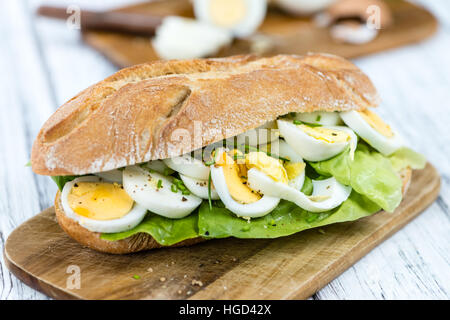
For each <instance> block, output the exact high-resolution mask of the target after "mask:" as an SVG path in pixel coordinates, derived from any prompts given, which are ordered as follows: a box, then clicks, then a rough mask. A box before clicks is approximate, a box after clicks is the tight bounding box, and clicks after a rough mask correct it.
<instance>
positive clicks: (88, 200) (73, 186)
mask: <svg viewBox="0 0 450 320" xmlns="http://www.w3.org/2000/svg"><path fill="white" fill-rule="evenodd" d="M61 204H62V207H63V209H64V213H65V214H66V215H67V216H68V217H69V218H71V219H73V220H75V221H77V222H78V223H79V224H80V225H81V226H82V227H84V228H86V229H88V230H89V231H92V232H105V233H114V232H122V231H126V230H130V229H132V228H134V227H135V226H137V225H138V224H139V223H140V222H141V221H142V219H144V217H145V215H146V213H147V209H146V208H144V207H143V206H141V205H139V204H137V203H135V202H134V201H133V199H132V198H131V197H130V196H129V195H128V194H127V192H126V191H125V190H124V189H123V188H122V186H121V185H120V184H118V183H117V182H115V183H109V182H104V181H103V180H102V179H101V178H99V177H96V176H85V177H80V178H76V179H75V180H72V181H70V182H68V183H66V184H65V185H64V188H63V190H62V193H61Z"/></svg>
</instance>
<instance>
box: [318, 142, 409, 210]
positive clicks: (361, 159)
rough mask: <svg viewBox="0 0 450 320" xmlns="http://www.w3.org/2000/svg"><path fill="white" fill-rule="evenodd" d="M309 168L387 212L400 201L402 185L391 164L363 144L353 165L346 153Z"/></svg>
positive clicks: (347, 151) (356, 154) (387, 159)
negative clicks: (350, 188) (333, 178)
mask: <svg viewBox="0 0 450 320" xmlns="http://www.w3.org/2000/svg"><path fill="white" fill-rule="evenodd" d="M309 164H310V165H311V166H312V167H313V168H314V169H315V170H316V171H317V172H318V173H319V174H321V175H325V176H333V177H335V178H336V180H338V181H339V182H340V183H342V184H345V185H350V186H351V187H352V188H353V189H354V190H355V191H356V192H358V193H359V194H362V195H364V196H366V197H367V198H369V199H370V200H372V201H373V202H375V203H376V204H378V205H379V206H380V207H381V208H383V209H384V210H386V211H388V212H393V211H394V209H395V208H397V206H398V205H399V204H400V202H401V200H402V181H401V179H400V177H399V176H398V174H397V171H396V170H395V169H394V167H393V165H392V163H391V161H390V160H389V158H386V157H384V156H383V155H381V154H380V153H379V152H376V151H374V150H373V149H371V148H370V147H369V146H367V145H366V144H363V143H359V144H358V147H357V149H356V152H355V158H354V160H353V161H351V160H350V157H349V150H346V151H344V152H342V153H341V154H339V155H337V156H335V157H333V158H331V159H329V160H325V161H320V162H315V163H314V162H310V163H309Z"/></svg>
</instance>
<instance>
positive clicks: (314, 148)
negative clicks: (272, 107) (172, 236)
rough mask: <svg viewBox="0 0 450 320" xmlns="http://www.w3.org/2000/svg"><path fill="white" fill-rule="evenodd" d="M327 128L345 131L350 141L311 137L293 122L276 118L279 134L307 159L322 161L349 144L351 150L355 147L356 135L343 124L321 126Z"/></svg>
mask: <svg viewBox="0 0 450 320" xmlns="http://www.w3.org/2000/svg"><path fill="white" fill-rule="evenodd" d="M323 127H324V128H327V129H333V130H340V131H345V132H346V133H348V134H349V135H350V141H346V142H336V143H326V142H325V141H321V140H318V139H315V138H313V137H311V136H310V135H309V134H307V133H305V132H304V131H303V130H301V128H299V127H297V126H296V125H295V124H294V123H292V122H290V121H286V120H278V128H279V129H280V134H281V136H282V137H283V138H284V139H285V140H286V142H287V144H289V146H290V147H291V148H292V149H293V150H294V151H295V152H297V153H298V154H299V155H301V156H302V157H303V159H305V160H308V161H323V160H327V159H330V158H332V157H334V156H335V155H337V154H339V153H341V152H342V151H344V149H345V148H347V146H349V145H350V147H351V150H352V151H354V150H355V149H356V144H357V137H356V135H355V134H354V132H353V131H352V130H350V129H349V128H346V127H343V126H323Z"/></svg>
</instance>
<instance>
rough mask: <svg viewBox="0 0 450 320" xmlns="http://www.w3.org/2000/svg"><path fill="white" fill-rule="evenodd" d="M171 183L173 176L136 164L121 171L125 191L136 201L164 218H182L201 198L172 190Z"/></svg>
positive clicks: (198, 203)
mask: <svg viewBox="0 0 450 320" xmlns="http://www.w3.org/2000/svg"><path fill="white" fill-rule="evenodd" d="M173 184H174V183H173V177H171V176H164V175H162V174H160V173H157V172H152V173H150V172H148V171H146V170H144V169H143V168H140V167H138V166H130V167H127V168H125V170H124V171H123V186H124V188H125V191H126V192H127V193H128V194H129V195H130V197H131V198H133V200H134V201H136V203H138V204H139V205H141V206H142V207H144V208H146V209H147V210H149V211H151V212H153V213H156V214H158V215H160V216H163V217H166V218H171V219H180V218H184V217H186V216H187V215H189V214H190V213H191V212H192V211H194V210H195V209H196V208H197V207H198V206H199V205H200V204H201V202H202V199H200V198H199V197H197V196H195V195H193V194H183V193H182V192H181V191H179V190H177V189H175V191H174V189H173V187H172V185H173Z"/></svg>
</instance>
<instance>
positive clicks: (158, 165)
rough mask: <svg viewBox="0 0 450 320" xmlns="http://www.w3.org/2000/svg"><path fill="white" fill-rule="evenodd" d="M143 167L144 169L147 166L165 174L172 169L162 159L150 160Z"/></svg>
mask: <svg viewBox="0 0 450 320" xmlns="http://www.w3.org/2000/svg"><path fill="white" fill-rule="evenodd" d="M142 167H143V168H144V169H145V168H147V169H150V170H153V171H156V172H158V173H161V174H164V173H165V172H166V171H167V170H169V171H170V170H172V169H170V168H169V167H168V166H167V165H166V164H165V163H164V161H162V160H153V161H149V162H147V163H144V164H142Z"/></svg>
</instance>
